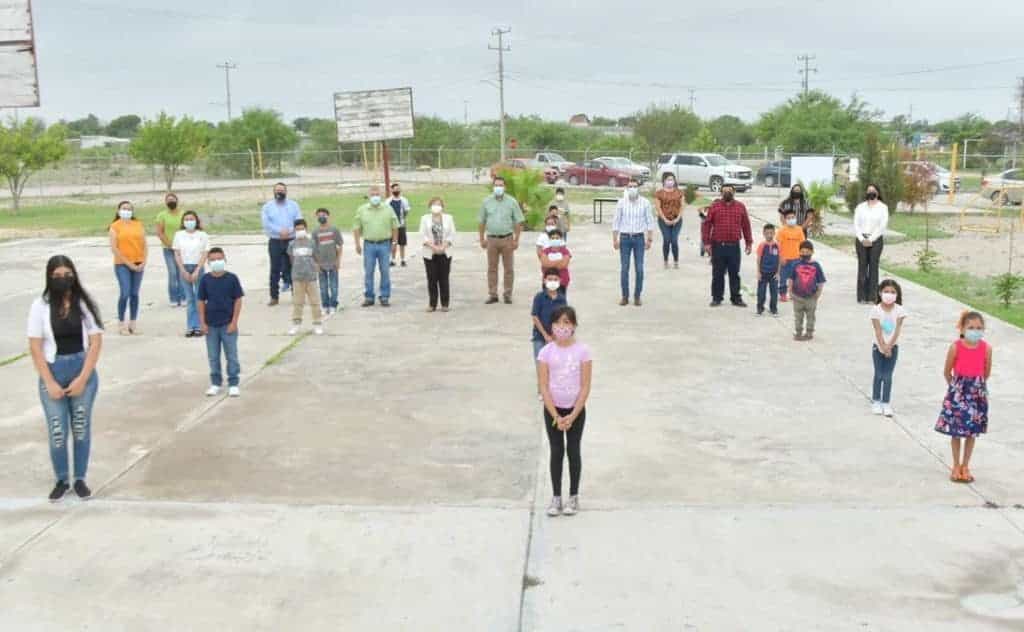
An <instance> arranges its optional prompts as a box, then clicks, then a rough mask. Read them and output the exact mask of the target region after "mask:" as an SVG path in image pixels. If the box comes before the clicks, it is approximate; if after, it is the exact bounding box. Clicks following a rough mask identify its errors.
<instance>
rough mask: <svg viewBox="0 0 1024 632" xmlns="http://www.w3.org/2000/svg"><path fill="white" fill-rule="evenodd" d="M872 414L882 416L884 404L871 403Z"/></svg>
mask: <svg viewBox="0 0 1024 632" xmlns="http://www.w3.org/2000/svg"><path fill="white" fill-rule="evenodd" d="M871 412H872V413H874V414H876V415H881V414H882V402H871Z"/></svg>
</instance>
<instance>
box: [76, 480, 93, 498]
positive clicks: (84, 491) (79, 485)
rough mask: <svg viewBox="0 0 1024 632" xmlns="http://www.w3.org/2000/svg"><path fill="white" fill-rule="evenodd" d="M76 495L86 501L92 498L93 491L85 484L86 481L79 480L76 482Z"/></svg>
mask: <svg viewBox="0 0 1024 632" xmlns="http://www.w3.org/2000/svg"><path fill="white" fill-rule="evenodd" d="M75 493H76V494H78V497H79V498H82V499H85V498H88V497H89V496H92V490H91V489H89V486H88V485H86V484H85V481H83V480H81V479H79V480H77V481H75Z"/></svg>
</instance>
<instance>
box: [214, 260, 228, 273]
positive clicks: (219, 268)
mask: <svg viewBox="0 0 1024 632" xmlns="http://www.w3.org/2000/svg"><path fill="white" fill-rule="evenodd" d="M227 265H228V264H227V262H226V261H224V260H223V259H214V260H212V261H210V270H213V271H214V272H223V271H224V268H226V267H227Z"/></svg>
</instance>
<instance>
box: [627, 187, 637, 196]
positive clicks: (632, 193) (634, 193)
mask: <svg viewBox="0 0 1024 632" xmlns="http://www.w3.org/2000/svg"><path fill="white" fill-rule="evenodd" d="M626 193H627V194H628V195H629V197H631V198H633V199H636V198H637V196H639V195H640V189H638V188H637V187H626Z"/></svg>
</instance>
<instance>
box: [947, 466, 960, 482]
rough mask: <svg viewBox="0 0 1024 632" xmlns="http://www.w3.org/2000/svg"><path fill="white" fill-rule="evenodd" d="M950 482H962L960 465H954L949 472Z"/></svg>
mask: <svg viewBox="0 0 1024 632" xmlns="http://www.w3.org/2000/svg"><path fill="white" fill-rule="evenodd" d="M949 480H951V481H953V482H954V483H959V482H960V466H959V465H954V466H953V467H952V469H950V471H949Z"/></svg>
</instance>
